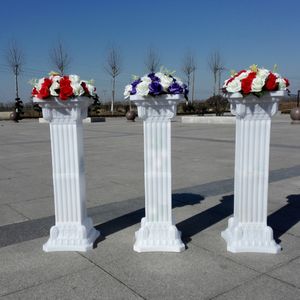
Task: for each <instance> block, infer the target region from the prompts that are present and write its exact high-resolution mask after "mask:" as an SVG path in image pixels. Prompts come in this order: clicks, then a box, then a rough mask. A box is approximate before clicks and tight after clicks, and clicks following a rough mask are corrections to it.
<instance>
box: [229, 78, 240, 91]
mask: <svg viewBox="0 0 300 300" xmlns="http://www.w3.org/2000/svg"><path fill="white" fill-rule="evenodd" d="M241 88H242V84H241V81H240V80H239V79H237V78H235V79H234V80H232V81H231V82H229V83H228V85H227V88H226V89H227V92H229V93H237V92H239V91H240V90H241Z"/></svg>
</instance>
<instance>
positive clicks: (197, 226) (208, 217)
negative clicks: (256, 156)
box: [95, 193, 233, 247]
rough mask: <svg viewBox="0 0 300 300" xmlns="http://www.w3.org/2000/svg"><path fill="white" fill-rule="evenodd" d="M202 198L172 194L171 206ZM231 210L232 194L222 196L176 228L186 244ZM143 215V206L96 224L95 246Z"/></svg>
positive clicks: (139, 219) (229, 213)
mask: <svg viewBox="0 0 300 300" xmlns="http://www.w3.org/2000/svg"><path fill="white" fill-rule="evenodd" d="M203 200H204V197H203V196H201V195H198V194H189V193H178V194H173V196H172V208H176V207H183V206H187V205H196V204H199V203H200V202H201V201H203ZM232 211H233V195H230V196H224V197H223V198H222V200H221V203H220V204H218V205H216V206H214V207H212V208H209V209H207V210H205V211H203V212H201V213H199V214H197V215H194V216H192V217H190V218H188V219H186V220H184V221H182V222H180V223H178V224H176V226H177V228H178V229H179V230H180V231H181V232H182V234H183V235H182V239H183V242H184V243H185V244H187V243H188V242H189V241H190V240H191V237H192V236H193V235H195V234H197V233H199V232H200V231H202V230H204V229H206V228H208V227H210V226H212V225H214V224H215V223H217V222H219V221H221V220H222V219H224V218H226V217H228V216H229V215H231V214H232ZM144 216H145V209H144V208H143V209H138V210H135V211H133V212H130V213H128V214H125V215H123V216H120V217H118V218H115V219H112V220H109V221H107V222H105V223H102V224H99V225H97V226H96V227H95V228H96V229H97V230H99V231H100V232H101V237H99V239H98V240H96V242H95V247H96V246H97V244H98V243H99V242H100V241H102V240H103V239H105V237H106V236H108V235H111V234H114V233H116V232H118V231H120V230H123V229H125V228H127V227H130V226H132V225H135V224H138V223H140V221H141V219H142V218H143V217H144Z"/></svg>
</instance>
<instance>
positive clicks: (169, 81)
mask: <svg viewBox="0 0 300 300" xmlns="http://www.w3.org/2000/svg"><path fill="white" fill-rule="evenodd" d="M172 82H173V78H172V77H170V76H166V75H164V76H163V77H161V78H160V84H161V85H162V87H163V89H164V90H165V91H167V90H168V88H169V86H170V85H171V84H172Z"/></svg>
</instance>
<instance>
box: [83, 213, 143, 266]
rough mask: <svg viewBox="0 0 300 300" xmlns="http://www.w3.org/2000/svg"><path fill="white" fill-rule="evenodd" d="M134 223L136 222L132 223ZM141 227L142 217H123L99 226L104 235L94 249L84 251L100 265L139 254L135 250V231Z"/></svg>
mask: <svg viewBox="0 0 300 300" xmlns="http://www.w3.org/2000/svg"><path fill="white" fill-rule="evenodd" d="M132 222H133V223H136V224H134V225H132ZM139 227H140V217H139V216H137V217H136V218H135V219H134V218H133V217H132V218H131V219H128V218H122V219H119V220H116V221H112V222H107V223H106V224H102V225H100V226H97V227H96V228H97V229H98V230H100V232H101V235H102V237H101V238H100V241H99V242H98V244H97V248H95V249H94V251H89V252H86V253H83V254H82V255H84V256H85V257H87V258H88V259H90V260H92V261H93V262H95V263H96V264H98V265H100V266H107V265H109V264H110V263H112V262H113V261H116V260H119V259H121V258H124V257H127V256H132V255H137V253H136V252H134V251H133V244H134V241H135V238H134V233H135V231H137V230H138V229H139Z"/></svg>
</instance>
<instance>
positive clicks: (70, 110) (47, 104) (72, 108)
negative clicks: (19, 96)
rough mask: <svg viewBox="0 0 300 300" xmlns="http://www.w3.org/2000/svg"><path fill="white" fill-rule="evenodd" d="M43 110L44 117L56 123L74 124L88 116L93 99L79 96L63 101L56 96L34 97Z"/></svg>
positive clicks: (34, 100)
mask: <svg viewBox="0 0 300 300" xmlns="http://www.w3.org/2000/svg"><path fill="white" fill-rule="evenodd" d="M33 102H34V103H37V104H38V105H39V106H40V107H41V108H42V110H43V118H44V119H45V120H47V121H49V122H50V123H54V124H73V123H77V122H78V121H80V120H82V119H84V118H86V116H87V107H88V106H89V105H91V103H92V99H91V98H88V97H77V98H73V99H70V100H67V101H62V100H60V99H58V98H56V97H51V98H50V100H49V99H45V100H42V99H38V98H33Z"/></svg>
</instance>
